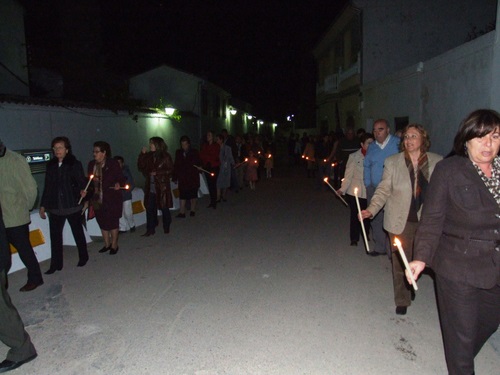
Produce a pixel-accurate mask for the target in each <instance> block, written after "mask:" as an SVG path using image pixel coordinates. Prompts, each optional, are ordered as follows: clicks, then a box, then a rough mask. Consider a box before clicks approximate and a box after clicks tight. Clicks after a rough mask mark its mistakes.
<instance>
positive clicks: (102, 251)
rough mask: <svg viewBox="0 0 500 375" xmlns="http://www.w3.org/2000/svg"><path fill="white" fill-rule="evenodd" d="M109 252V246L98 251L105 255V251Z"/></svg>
mask: <svg viewBox="0 0 500 375" xmlns="http://www.w3.org/2000/svg"><path fill="white" fill-rule="evenodd" d="M109 250H111V246H104V247H103V248H102V249H101V250H99V252H100V253H105V252H107V251H109Z"/></svg>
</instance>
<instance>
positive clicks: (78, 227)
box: [40, 137, 89, 275]
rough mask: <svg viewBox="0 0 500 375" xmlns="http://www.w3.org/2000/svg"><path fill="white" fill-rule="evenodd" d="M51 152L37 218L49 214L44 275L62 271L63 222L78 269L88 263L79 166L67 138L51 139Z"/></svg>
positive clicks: (83, 184)
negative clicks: (75, 252)
mask: <svg viewBox="0 0 500 375" xmlns="http://www.w3.org/2000/svg"><path fill="white" fill-rule="evenodd" d="M52 150H53V151H54V157H53V158H52V159H51V160H50V161H49V162H48V163H47V171H46V173H45V187H44V189H43V194H42V200H41V203H40V217H41V218H42V219H46V217H47V215H46V213H48V216H49V227H50V244H51V259H50V268H49V270H48V271H47V272H45V274H46V275H50V274H52V273H54V272H56V271H60V270H62V268H63V228H64V224H65V223H66V220H68V223H69V225H70V227H71V231H72V232H73V236H74V237H75V242H76V246H77V247H78V257H79V261H78V265H77V266H78V267H83V266H84V265H85V264H86V263H87V261H88V259H89V255H88V252H87V241H86V239H85V234H84V232H83V226H82V222H81V211H82V205H81V204H79V200H80V193H81V191H82V190H83V189H84V188H85V184H86V179H85V175H84V174H83V166H82V163H80V162H79V161H78V160H77V159H76V158H75V156H74V155H73V154H72V153H71V143H70V141H69V139H68V138H66V137H56V138H54V139H53V140H52Z"/></svg>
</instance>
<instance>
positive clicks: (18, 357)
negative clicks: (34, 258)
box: [0, 270, 36, 362]
mask: <svg viewBox="0 0 500 375" xmlns="http://www.w3.org/2000/svg"><path fill="white" fill-rule="evenodd" d="M5 282H6V271H5V270H0V341H2V342H3V343H4V344H5V345H7V346H8V347H9V348H10V349H9V351H8V353H7V359H8V360H9V361H14V362H20V361H24V360H25V359H28V358H30V357H32V356H33V355H35V354H36V350H35V347H34V346H33V344H32V343H31V339H30V336H29V335H28V333H27V332H26V330H25V329H24V324H23V321H22V320H21V317H20V316H19V313H18V312H17V309H16V308H15V306H14V305H13V304H12V301H11V300H10V296H9V293H7V290H6V289H5Z"/></svg>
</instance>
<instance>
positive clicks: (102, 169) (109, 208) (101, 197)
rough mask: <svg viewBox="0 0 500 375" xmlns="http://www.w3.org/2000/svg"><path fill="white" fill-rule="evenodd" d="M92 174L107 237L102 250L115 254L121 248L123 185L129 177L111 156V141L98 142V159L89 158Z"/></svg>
mask: <svg viewBox="0 0 500 375" xmlns="http://www.w3.org/2000/svg"><path fill="white" fill-rule="evenodd" d="M88 174H89V176H90V175H94V179H93V181H92V182H93V185H94V186H93V190H94V191H93V195H92V197H91V199H90V204H91V205H92V207H93V209H94V212H95V218H96V220H97V224H99V227H100V228H101V232H102V237H103V239H104V247H103V248H102V249H101V250H99V252H100V253H105V252H106V251H109V253H110V254H111V255H114V254H116V253H117V252H118V228H119V220H120V217H121V216H122V193H121V190H120V188H121V187H123V186H125V183H126V181H127V180H126V179H125V177H124V176H123V173H122V169H121V168H120V164H118V162H117V161H116V160H114V159H113V158H112V157H111V147H110V145H109V144H108V143H107V142H104V141H97V142H95V143H94V160H92V161H91V162H89V165H88Z"/></svg>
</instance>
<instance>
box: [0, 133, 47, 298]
mask: <svg viewBox="0 0 500 375" xmlns="http://www.w3.org/2000/svg"><path fill="white" fill-rule="evenodd" d="M0 178H1V182H0V205H1V206H2V210H3V221H4V223H5V228H6V232H7V240H8V241H9V242H10V243H11V244H12V245H13V246H14V247H15V248H16V249H17V252H18V254H19V257H20V258H21V261H22V262H23V263H24V265H25V266H26V269H27V270H28V282H27V283H26V285H24V286H23V287H22V288H21V289H20V291H21V292H29V291H30V290H33V289H36V288H37V287H39V286H40V285H42V284H43V278H42V271H41V270H40V265H39V264H38V259H37V258H36V255H35V251H34V250H33V247H32V246H31V242H30V230H29V223H30V221H31V218H30V210H31V209H32V208H33V205H34V204H35V200H36V196H37V186H36V182H35V179H34V178H33V176H32V174H31V170H30V167H29V165H28V163H27V162H26V159H25V158H24V157H23V156H21V155H20V154H18V153H17V152H13V151H10V150H8V149H7V148H6V147H5V145H4V144H3V143H2V141H1V140H0Z"/></svg>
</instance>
